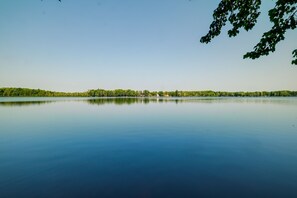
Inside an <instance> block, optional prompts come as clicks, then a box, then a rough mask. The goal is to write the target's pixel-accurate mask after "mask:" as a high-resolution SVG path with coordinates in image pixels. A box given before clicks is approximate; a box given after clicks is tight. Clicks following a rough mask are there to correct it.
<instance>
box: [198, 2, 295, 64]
mask: <svg viewBox="0 0 297 198" xmlns="http://www.w3.org/2000/svg"><path fill="white" fill-rule="evenodd" d="M260 5H261V0H237V1H234V0H221V2H220V4H219V5H218V8H217V9H216V10H215V11H214V13H213V19H214V20H213V22H212V24H211V25H210V28H209V32H208V34H207V35H206V36H204V37H202V38H201V40H200V41H201V42H202V43H209V42H210V41H211V40H212V39H213V38H214V37H216V36H218V35H220V33H221V30H222V27H223V26H225V25H226V23H227V22H228V21H229V22H230V24H231V26H232V28H231V29H230V30H229V31H228V35H229V37H233V36H237V34H238V33H239V29H241V28H243V29H244V30H246V31H249V30H251V29H252V28H253V27H254V26H255V25H256V23H257V19H258V17H259V15H260V11H259V9H260ZM296 12H297V0H276V4H275V7H274V8H273V9H271V10H270V11H269V13H268V15H269V18H270V21H271V22H272V24H273V26H272V28H271V30H269V31H267V32H265V33H264V34H263V35H262V38H261V40H260V41H259V43H258V44H257V45H256V46H255V47H254V50H253V51H251V52H248V53H246V54H245V55H244V56H243V58H251V59H256V58H259V57H261V56H267V55H269V53H271V52H274V51H275V49H276V45H277V44H278V43H279V42H280V41H282V40H284V39H285V33H286V31H287V30H290V29H291V30H294V29H296V27H297V17H296ZM292 64H295V65H297V50H294V51H293V61H292Z"/></svg>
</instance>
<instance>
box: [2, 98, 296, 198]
mask: <svg viewBox="0 0 297 198" xmlns="http://www.w3.org/2000/svg"><path fill="white" fill-rule="evenodd" d="M0 197H1V198H19V197H28V198H35V197H36V198H40V197H42V198H58V197H59V198H60V197H61V198H68V197H69V198H76V197H96V198H98V197H100V198H126V197H127V198H134V197H135V198H142V197H144V198H149V197H153V198H159V197H160V198H167V197H168V198H175V197H182V198H183V197H185V198H192V197H193V198H194V197H195V198H197V197H228V198H233V197H234V198H235V197H236V198H238V197H248V198H251V197H261V198H262V197H269V198H272V197H281V198H284V197H285V198H290V197H292V198H296V197H297V98H257V99H253V98H250V99H247V98H244V99H241V98H237V99H236V98H221V99H210V98H204V99H201V98H200V99H199V98H189V99H170V100H169V99H164V100H162V99H159V100H157V99H151V100H150V99H145V100H143V99H92V100H89V99H85V98H81V99H75V98H59V99H53V98H45V99H44V98H15V99H13V98H0Z"/></svg>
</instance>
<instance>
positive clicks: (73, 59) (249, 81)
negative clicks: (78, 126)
mask: <svg viewBox="0 0 297 198" xmlns="http://www.w3.org/2000/svg"><path fill="white" fill-rule="evenodd" d="M218 2H219V0H212V1H206V0H191V1H189V0H63V1H62V3H60V2H58V0H56V1H55V0H43V1H41V0H26V1H24V0H0V87H30V88H40V89H49V90H57V91H83V90H88V89H92V88H104V89H116V88H124V89H127V88H130V89H139V90H143V89H149V90H176V89H178V90H209V89H211V90H226V91H237V90H238V91H239V90H243V91H250V90H280V89H290V90H297V66H292V65H291V64H290V62H291V59H292V54H291V52H292V51H293V50H294V49H295V48H296V47H297V31H294V32H293V31H291V32H288V33H287V34H286V37H287V39H286V40H285V41H284V42H282V43H281V44H279V45H278V46H277V52H275V53H273V54H272V55H270V56H268V57H263V58H261V59H258V60H254V61H252V60H243V59H242V55H243V54H244V53H245V52H247V51H250V50H252V48H253V46H254V45H255V44H256V43H257V41H258V40H259V39H260V36H261V35H262V33H263V32H264V31H265V30H268V29H269V27H270V26H271V24H270V23H269V22H268V17H267V11H268V9H269V8H271V7H272V6H273V1H264V4H263V6H262V12H263V13H262V15H261V18H260V20H259V23H258V25H257V26H256V28H255V29H254V30H253V31H251V32H248V33H245V32H242V34H240V35H239V36H238V37H236V38H232V39H229V38H228V37H227V36H226V31H225V32H223V34H222V35H221V36H220V37H218V38H216V39H215V40H214V41H213V42H212V43H211V44H209V45H205V44H201V43H200V42H199V40H200V37H201V36H203V35H204V34H205V33H206V32H207V30H208V27H209V24H210V22H211V20H212V12H213V10H214V9H215V8H216V6H217V4H218ZM225 30H226V29H225Z"/></svg>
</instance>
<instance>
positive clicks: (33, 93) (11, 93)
mask: <svg viewBox="0 0 297 198" xmlns="http://www.w3.org/2000/svg"><path fill="white" fill-rule="evenodd" d="M296 96H297V91H288V90H281V91H255V92H225V91H211V90H209V91H179V90H175V91H149V90H143V91H137V90H131V89H115V90H105V89H92V90H88V91H86V92H55V91H46V90H41V89H28V88H0V97H296Z"/></svg>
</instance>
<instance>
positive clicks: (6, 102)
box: [0, 97, 297, 107]
mask: <svg viewBox="0 0 297 198" xmlns="http://www.w3.org/2000/svg"><path fill="white" fill-rule="evenodd" d="M69 101H72V102H84V103H87V104H89V105H106V104H114V105H132V104H149V103H175V104H180V103H206V104H207V103H209V104H211V103H249V104H250V103H254V104H282V105H297V98H293V97H292V98H229V97H226V98H225V97H224V98H211V97H200V98H197V97H196V98H195V97H193V98H21V99H20V98H17V99H16V98H5V99H3V98H0V106H9V107H10V106H30V105H45V104H50V103H55V102H69Z"/></svg>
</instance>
